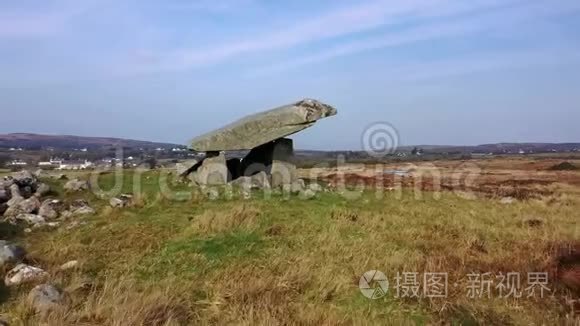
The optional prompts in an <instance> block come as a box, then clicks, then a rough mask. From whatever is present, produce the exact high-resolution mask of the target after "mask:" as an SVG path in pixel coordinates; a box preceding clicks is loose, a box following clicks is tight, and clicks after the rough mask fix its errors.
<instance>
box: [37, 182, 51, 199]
mask: <svg viewBox="0 0 580 326" xmlns="http://www.w3.org/2000/svg"><path fill="white" fill-rule="evenodd" d="M49 192H50V186H49V185H47V184H46V183H39V184H38V186H37V187H36V192H35V193H34V195H35V196H36V197H43V196H46V195H47V194H48V193H49Z"/></svg>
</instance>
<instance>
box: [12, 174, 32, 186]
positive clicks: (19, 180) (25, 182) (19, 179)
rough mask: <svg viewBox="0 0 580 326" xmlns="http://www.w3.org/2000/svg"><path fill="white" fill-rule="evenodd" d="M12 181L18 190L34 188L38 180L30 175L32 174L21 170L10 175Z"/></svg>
mask: <svg viewBox="0 0 580 326" xmlns="http://www.w3.org/2000/svg"><path fill="white" fill-rule="evenodd" d="M12 180H13V181H14V183H15V184H17V185H18V187H20V188H24V187H31V188H36V185H37V183H38V179H37V178H36V177H35V176H34V174H32V172H30V171H27V170H23V171H20V172H15V173H13V174H12Z"/></svg>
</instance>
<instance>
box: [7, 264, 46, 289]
mask: <svg viewBox="0 0 580 326" xmlns="http://www.w3.org/2000/svg"><path fill="white" fill-rule="evenodd" d="M48 276H49V275H48V273H47V272H45V271H44V270H43V269H41V268H38V267H34V266H30V265H26V264H18V265H16V267H14V268H13V269H12V270H10V271H9V272H8V273H6V277H5V278H4V284H6V286H14V285H20V284H24V283H32V282H37V281H40V280H42V279H45V278H47V277H48Z"/></svg>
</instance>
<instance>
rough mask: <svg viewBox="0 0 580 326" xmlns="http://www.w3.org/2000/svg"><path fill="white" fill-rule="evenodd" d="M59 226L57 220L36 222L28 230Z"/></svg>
mask: <svg viewBox="0 0 580 326" xmlns="http://www.w3.org/2000/svg"><path fill="white" fill-rule="evenodd" d="M59 226H60V223H59V222H48V223H37V224H34V225H33V226H32V229H31V230H30V231H31V232H32V230H38V229H54V228H57V227H59Z"/></svg>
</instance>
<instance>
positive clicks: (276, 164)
mask: <svg viewBox="0 0 580 326" xmlns="http://www.w3.org/2000/svg"><path fill="white" fill-rule="evenodd" d="M293 156H294V143H293V142H292V139H288V138H281V139H278V140H276V141H274V148H273V152H272V166H271V168H270V174H271V175H272V181H271V184H272V187H274V188H275V187H280V186H283V185H289V184H292V183H293V182H294V180H296V166H295V165H294V164H293V163H292V158H293Z"/></svg>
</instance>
